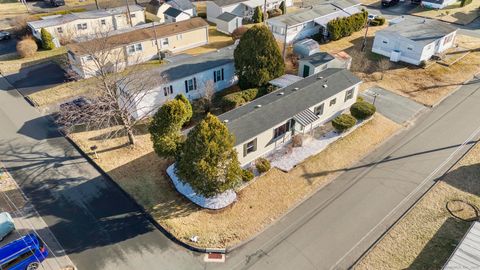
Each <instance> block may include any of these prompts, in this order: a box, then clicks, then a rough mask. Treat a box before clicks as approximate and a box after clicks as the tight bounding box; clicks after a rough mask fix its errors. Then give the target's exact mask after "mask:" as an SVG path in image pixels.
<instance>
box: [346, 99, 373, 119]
mask: <svg viewBox="0 0 480 270" xmlns="http://www.w3.org/2000/svg"><path fill="white" fill-rule="evenodd" d="M376 110H377V109H376V108H375V106H373V104H371V103H368V102H366V101H357V102H355V103H354V104H353V105H352V107H350V113H351V114H352V116H353V117H355V118H357V119H358V120H363V119H367V118H368V117H370V116H372V115H373V114H374V113H375V111H376Z"/></svg>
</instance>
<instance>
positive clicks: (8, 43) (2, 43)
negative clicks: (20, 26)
mask: <svg viewBox="0 0 480 270" xmlns="http://www.w3.org/2000/svg"><path fill="white" fill-rule="evenodd" d="M16 46H17V39H16V38H15V37H11V38H10V39H5V40H0V55H3V54H9V53H14V52H16V51H17V47H16Z"/></svg>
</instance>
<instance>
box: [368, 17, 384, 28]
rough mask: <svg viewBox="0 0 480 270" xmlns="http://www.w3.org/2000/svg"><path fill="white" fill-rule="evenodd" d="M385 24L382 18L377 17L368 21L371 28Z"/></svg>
mask: <svg viewBox="0 0 480 270" xmlns="http://www.w3.org/2000/svg"><path fill="white" fill-rule="evenodd" d="M385 22H386V20H385V18H384V17H380V16H378V17H377V18H375V19H373V20H371V21H370V25H371V26H379V25H384V24H385Z"/></svg>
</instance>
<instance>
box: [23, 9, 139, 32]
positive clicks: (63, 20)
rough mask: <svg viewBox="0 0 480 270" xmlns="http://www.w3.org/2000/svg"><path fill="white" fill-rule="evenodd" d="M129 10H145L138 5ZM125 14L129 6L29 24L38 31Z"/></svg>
mask: <svg viewBox="0 0 480 270" xmlns="http://www.w3.org/2000/svg"><path fill="white" fill-rule="evenodd" d="M129 8H130V12H135V11H140V10H143V7H141V6H138V5H129ZM125 12H127V6H122V7H116V8H109V9H100V10H92V11H85V12H75V13H70V14H65V15H58V16H48V17H45V18H44V19H41V20H38V21H32V22H28V23H29V24H30V25H31V26H32V27H33V28H35V29H38V28H43V27H49V26H56V25H61V24H64V23H68V22H73V21H75V20H79V19H98V18H105V17H111V16H112V15H116V14H121V13H125Z"/></svg>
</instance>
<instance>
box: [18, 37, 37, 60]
mask: <svg viewBox="0 0 480 270" xmlns="http://www.w3.org/2000/svg"><path fill="white" fill-rule="evenodd" d="M37 50H38V46H37V43H36V42H35V40H33V38H32V37H31V36H26V37H24V38H23V39H22V40H21V41H19V42H18V43H17V53H18V55H20V57H22V58H26V57H32V56H34V55H35V53H36V52H37Z"/></svg>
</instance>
